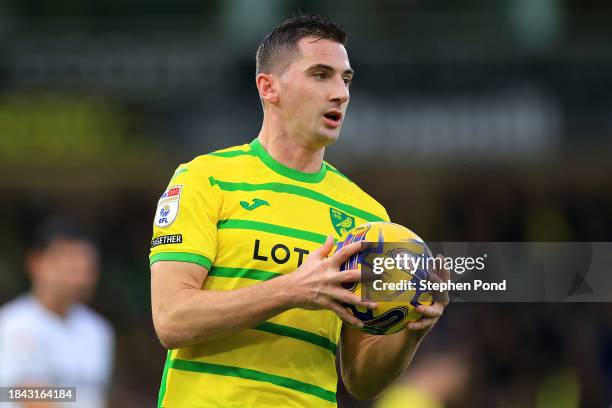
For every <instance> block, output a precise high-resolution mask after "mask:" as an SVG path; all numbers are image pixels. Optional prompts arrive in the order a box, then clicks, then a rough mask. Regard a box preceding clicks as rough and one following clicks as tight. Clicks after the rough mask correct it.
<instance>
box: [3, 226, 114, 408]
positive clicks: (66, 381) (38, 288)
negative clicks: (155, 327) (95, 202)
mask: <svg viewBox="0 0 612 408" xmlns="http://www.w3.org/2000/svg"><path fill="white" fill-rule="evenodd" d="M98 258H99V256H98V251H97V249H96V247H95V245H94V244H93V242H92V241H91V240H90V239H89V238H88V237H87V236H86V235H85V234H84V233H83V232H82V231H81V230H80V229H79V228H78V227H77V226H75V225H73V224H72V223H70V222H68V221H65V220H59V219H56V220H52V221H49V222H47V223H46V224H44V225H43V226H42V227H41V228H40V229H39V230H38V231H37V233H36V234H35V237H34V243H33V245H32V248H31V250H30V251H29V253H28V255H27V258H26V268H27V270H28V272H29V276H30V279H31V282H32V288H31V292H30V293H29V294H27V295H23V296H21V297H19V298H17V299H15V300H13V301H11V302H9V303H7V304H6V305H4V306H3V307H2V308H1V309H0V386H1V387H17V386H26V387H29V386H58V387H59V386H61V387H76V394H75V396H76V403H74V402H72V403H70V406H71V407H88V408H95V407H103V406H105V404H106V401H105V400H106V391H107V386H108V384H109V379H110V372H111V366H112V356H113V332H112V329H111V327H110V325H109V324H108V323H107V322H106V321H105V320H104V319H103V318H102V317H100V316H99V315H98V314H96V313H95V312H93V311H92V310H91V309H89V308H88V307H87V306H84V305H83V303H84V302H87V301H88V300H89V299H90V297H91V296H92V294H93V292H94V289H95V287H96V283H97V281H98V276H99V270H98ZM31 404H32V405H31V406H35V407H56V406H59V405H56V404H53V403H48V404H46V403H45V404H43V403H39V402H32V403H31ZM0 405H2V404H0ZM9 405H10V406H15V404H9ZM25 406H30V405H25ZM62 406H63V405H62Z"/></svg>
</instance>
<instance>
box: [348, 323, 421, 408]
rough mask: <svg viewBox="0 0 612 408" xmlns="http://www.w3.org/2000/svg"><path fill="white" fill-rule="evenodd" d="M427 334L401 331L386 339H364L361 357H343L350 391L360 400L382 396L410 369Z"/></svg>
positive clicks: (373, 336) (372, 336)
mask: <svg viewBox="0 0 612 408" xmlns="http://www.w3.org/2000/svg"><path fill="white" fill-rule="evenodd" d="M343 330H344V329H343ZM349 330H353V329H349ZM426 333H427V330H421V331H409V330H402V331H400V332H399V333H396V334H391V335H386V336H375V335H365V336H366V337H365V338H364V339H362V341H361V342H360V344H361V346H360V347H361V350H360V352H359V353H358V354H356V355H355V354H353V355H352V356H348V355H345V354H344V353H343V354H342V358H343V359H344V361H343V364H342V367H343V372H342V377H343V380H344V383H345V385H346V386H347V388H348V389H349V391H350V392H351V393H352V394H353V395H354V396H355V397H357V398H359V399H371V398H374V397H376V396H377V395H379V394H380V393H381V392H382V391H384V390H385V388H387V387H388V386H389V385H390V384H391V383H392V382H393V381H395V379H396V378H398V377H399V376H400V375H401V374H402V372H404V370H405V369H406V367H408V365H409V364H410V361H412V358H413V357H414V354H415V352H416V351H417V348H418V347H419V344H420V343H421V340H422V339H423V337H424V336H425V334H426ZM351 357H353V360H349V359H350V358H351Z"/></svg>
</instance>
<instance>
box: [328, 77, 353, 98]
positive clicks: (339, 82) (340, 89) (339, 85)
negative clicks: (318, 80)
mask: <svg viewBox="0 0 612 408" xmlns="http://www.w3.org/2000/svg"><path fill="white" fill-rule="evenodd" d="M349 97H350V96H349V89H348V86H346V84H345V83H344V79H343V78H341V77H339V78H338V79H336V80H335V81H334V85H333V89H332V90H331V93H330V95H329V100H330V101H332V102H338V103H340V104H343V103H346V102H348V100H349Z"/></svg>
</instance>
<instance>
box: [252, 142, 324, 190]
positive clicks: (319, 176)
mask: <svg viewBox="0 0 612 408" xmlns="http://www.w3.org/2000/svg"><path fill="white" fill-rule="evenodd" d="M249 146H251V150H252V151H253V153H254V154H255V156H257V157H259V159H260V160H261V161H262V162H263V163H264V164H265V165H266V166H268V167H269V168H270V169H271V170H273V171H275V172H276V173H278V174H280V175H281V176H285V177H289V178H290V179H293V180H297V181H303V182H305V183H319V182H320V181H321V180H323V178H325V173H326V172H327V165H326V164H325V162H323V164H322V165H321V169H320V170H319V171H318V172H316V173H303V172H301V171H298V170H294V169H292V168H289V167H287V166H285V165H283V164H280V163H279V162H277V161H276V160H274V158H272V156H270V154H269V153H268V152H267V151H266V149H265V148H264V147H263V146H262V145H261V143H259V139H257V138H255V140H253V141H252V142H251V143H250V144H249Z"/></svg>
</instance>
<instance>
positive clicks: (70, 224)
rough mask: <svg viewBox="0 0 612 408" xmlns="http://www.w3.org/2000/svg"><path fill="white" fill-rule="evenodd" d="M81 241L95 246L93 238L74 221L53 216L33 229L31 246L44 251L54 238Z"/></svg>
mask: <svg viewBox="0 0 612 408" xmlns="http://www.w3.org/2000/svg"><path fill="white" fill-rule="evenodd" d="M59 239H64V240H68V241H83V242H88V243H89V244H91V245H93V246H96V242H95V240H94V238H93V237H92V236H91V235H90V234H89V233H88V232H86V231H85V230H84V229H83V228H82V227H81V226H80V225H79V224H77V223H76V222H74V221H72V220H69V219H66V218H61V217H54V218H50V219H48V220H46V221H44V222H43V223H42V224H41V225H40V226H39V227H38V228H37V229H36V231H34V234H33V237H32V242H31V248H32V249H36V250H40V251H44V250H46V249H47V248H48V247H49V246H50V245H51V244H52V243H54V242H55V241H56V240H59Z"/></svg>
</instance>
